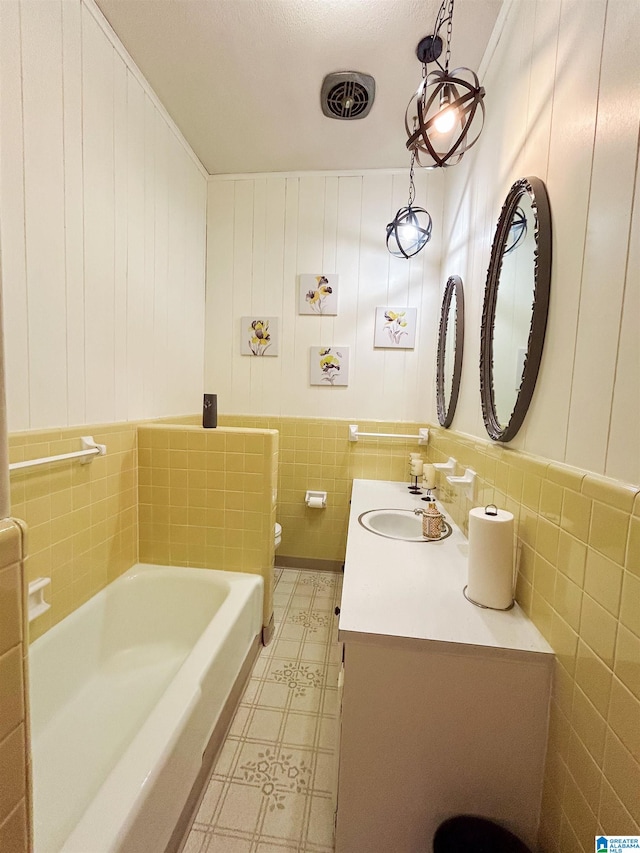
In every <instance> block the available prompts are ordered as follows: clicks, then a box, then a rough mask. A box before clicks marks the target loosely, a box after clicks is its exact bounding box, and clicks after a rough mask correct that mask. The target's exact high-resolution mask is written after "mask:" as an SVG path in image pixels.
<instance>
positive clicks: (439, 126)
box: [433, 106, 456, 133]
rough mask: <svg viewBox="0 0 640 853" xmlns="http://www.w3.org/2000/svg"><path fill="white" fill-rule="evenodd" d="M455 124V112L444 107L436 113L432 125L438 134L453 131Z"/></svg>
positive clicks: (450, 108) (448, 107)
mask: <svg viewBox="0 0 640 853" xmlns="http://www.w3.org/2000/svg"><path fill="white" fill-rule="evenodd" d="M455 123H456V110H455V109H454V108H453V107H450V106H446V107H445V108H444V109H443V110H440V111H439V112H438V115H437V116H436V120H435V121H434V123H433V124H434V127H435V129H436V130H437V131H438V133H449V131H450V130H452V129H453V126H454V124H455Z"/></svg>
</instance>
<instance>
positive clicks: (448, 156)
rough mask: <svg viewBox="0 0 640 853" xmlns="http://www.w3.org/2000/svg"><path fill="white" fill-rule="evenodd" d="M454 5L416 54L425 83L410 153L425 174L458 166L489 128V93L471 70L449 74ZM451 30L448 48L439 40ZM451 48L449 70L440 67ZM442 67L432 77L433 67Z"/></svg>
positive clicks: (409, 118) (410, 130)
mask: <svg viewBox="0 0 640 853" xmlns="http://www.w3.org/2000/svg"><path fill="white" fill-rule="evenodd" d="M453 4H454V0H443V2H442V5H441V6H440V10H439V11H438V16H437V18H436V22H435V26H434V29H433V33H432V34H431V35H428V36H425V38H423V39H422V40H421V41H420V43H419V44H418V46H417V48H416V55H417V57H418V59H419V60H420V62H421V63H422V82H421V83H420V85H419V86H418V89H417V91H416V93H415V94H414V95H413V97H412V98H411V100H410V101H409V106H408V107H407V112H406V115H405V122H404V124H405V130H406V132H407V137H408V138H407V143H406V144H407V148H408V149H409V151H411V152H415V154H416V159H417V161H418V165H419V166H422V167H423V168H425V169H437V168H440V167H443V168H444V167H447V166H455V165H456V164H457V163H459V162H460V160H461V159H462V157H463V156H464V154H465V152H467V151H468V150H469V149H470V148H471V147H472V146H473V145H475V143H476V142H477V141H478V137H479V136H480V134H481V132H482V127H483V125H484V115H485V112H484V100H483V99H484V89H483V87H482V86H481V85H480V82H479V80H478V77H477V75H476V74H475V72H474V71H471V69H470V68H463V67H461V68H454V69H453V71H449V60H450V58H451V32H452V26H453ZM445 26H446V36H445V38H446V44H444V43H443V39H442V37H441V36H440V35H439V32H440V30H442V28H443V27H445ZM443 47H444V48H445V56H444V65H442V64H441V62H440V56H441V55H442V50H443ZM432 62H433V63H435V64H436V65H437V66H438V67H437V69H435V70H433V71H429V72H427V65H428V64H429V63H432Z"/></svg>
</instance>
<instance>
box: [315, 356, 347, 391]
mask: <svg viewBox="0 0 640 853" xmlns="http://www.w3.org/2000/svg"><path fill="white" fill-rule="evenodd" d="M309 382H310V383H311V385H325V386H326V385H330V386H334V385H348V384H349V347H311V357H310V368H309Z"/></svg>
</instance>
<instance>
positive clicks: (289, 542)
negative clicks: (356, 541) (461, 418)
mask: <svg viewBox="0 0 640 853" xmlns="http://www.w3.org/2000/svg"><path fill="white" fill-rule="evenodd" d="M219 422H220V423H222V424H226V425H231V424H233V425H235V426H244V427H249V426H251V427H265V428H270V429H277V430H278V432H279V433H280V468H279V476H278V509H277V518H278V521H279V522H280V524H281V525H282V544H281V545H280V547H279V549H278V555H277V559H278V562H279V564H281V565H284V564H285V563H287V564H292V565H293V564H295V563H297V565H303V564H304V565H306V564H307V563H301V562H300V560H301V559H302V560H303V561H312V562H311V563H310V564H314V562H315V561H322V562H321V563H319V564H318V566H323V567H326V568H333V569H339V568H340V567H341V565H342V563H343V562H344V555H345V547H346V542H347V525H348V519H349V499H350V498H351V481H352V480H353V479H354V478H364V479H371V480H403V479H407V482H409V481H408V457H409V452H410V451H415V450H418V449H420V448H419V447H418V444H417V442H416V441H405V440H400V439H384V438H381V439H376V438H361V439H360V440H359V441H358V442H350V441H349V439H348V431H349V421H348V420H333V419H329V418H324V419H323V418H290V417H246V416H239V415H225V416H221V417H220V418H219ZM358 425H359V428H360V430H361V431H362V432H385V433H387V432H388V433H401V434H402V433H404V434H408V435H412V434H415V435H417V432H418V426H419V425H418V424H415V423H404V422H390V421H360V422H359V424H358ZM423 449H424V451H425V458H426V449H427V448H426V447H425V448H423ZM307 489H320V490H324V491H326V492H327V507H326V509H322V510H318V509H309V508H308V507H307V506H306V504H305V502H304V497H305V494H306V491H307ZM287 558H292V559H293V558H295V560H294V563H290V561H289V560H288V559H287Z"/></svg>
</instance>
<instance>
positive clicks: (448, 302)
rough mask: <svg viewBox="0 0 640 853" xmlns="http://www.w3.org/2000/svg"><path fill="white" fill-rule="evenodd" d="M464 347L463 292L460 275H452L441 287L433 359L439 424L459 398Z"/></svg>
mask: <svg viewBox="0 0 640 853" xmlns="http://www.w3.org/2000/svg"><path fill="white" fill-rule="evenodd" d="M463 347H464V293H463V290H462V279H461V278H460V276H458V275H452V276H451V277H450V278H449V279H448V280H447V283H446V285H445V288H444V296H443V298H442V308H441V310H440V331H439V334H438V355H437V363H436V406H437V409H438V421H439V422H440V424H441V426H443V427H448V426H450V425H451V421H452V420H453V415H454V414H455V411H456V404H457V402H458V392H459V390H460V374H461V372H462V350H463Z"/></svg>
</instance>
